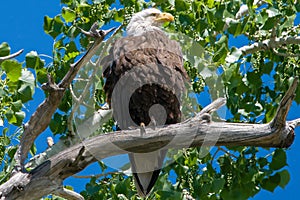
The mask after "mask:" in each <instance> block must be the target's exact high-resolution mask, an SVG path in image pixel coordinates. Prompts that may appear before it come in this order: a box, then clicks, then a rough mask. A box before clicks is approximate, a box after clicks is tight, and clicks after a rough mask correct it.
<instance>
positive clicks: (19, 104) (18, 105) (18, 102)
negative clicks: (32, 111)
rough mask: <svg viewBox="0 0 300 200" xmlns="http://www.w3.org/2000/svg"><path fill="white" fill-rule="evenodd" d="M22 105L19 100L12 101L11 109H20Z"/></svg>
mask: <svg viewBox="0 0 300 200" xmlns="http://www.w3.org/2000/svg"><path fill="white" fill-rule="evenodd" d="M22 105H23V104H22V101H21V100H18V101H15V102H12V110H13V111H15V112H17V111H20V110H21V109H22Z"/></svg>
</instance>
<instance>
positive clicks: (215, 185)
mask: <svg viewBox="0 0 300 200" xmlns="http://www.w3.org/2000/svg"><path fill="white" fill-rule="evenodd" d="M224 185H225V180H224V179H223V178H217V179H214V180H213V182H212V189H213V192H219V191H220V190H222V189H223V187H224Z"/></svg>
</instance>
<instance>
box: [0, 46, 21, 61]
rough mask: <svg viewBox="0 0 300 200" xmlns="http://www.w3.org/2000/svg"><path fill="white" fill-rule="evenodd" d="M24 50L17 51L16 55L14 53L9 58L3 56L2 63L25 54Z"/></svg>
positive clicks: (0, 58) (0, 59)
mask: <svg viewBox="0 0 300 200" xmlns="http://www.w3.org/2000/svg"><path fill="white" fill-rule="evenodd" d="M23 51H24V50H23V49H21V50H19V51H17V52H16V53H13V54H10V55H8V56H3V57H0V62H2V61H4V60H9V59H12V58H15V57H17V56H19V55H20V54H21V53H23Z"/></svg>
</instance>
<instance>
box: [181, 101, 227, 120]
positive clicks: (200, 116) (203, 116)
mask: <svg viewBox="0 0 300 200" xmlns="http://www.w3.org/2000/svg"><path fill="white" fill-rule="evenodd" d="M225 104H226V99H225V98H222V97H221V98H218V99H216V100H214V101H213V102H212V103H211V104H209V105H207V106H206V107H204V108H203V109H202V110H201V111H200V112H199V113H197V114H196V116H195V117H193V118H190V119H187V120H186V121H185V122H190V121H194V120H200V121H203V120H204V121H206V122H209V121H210V119H209V118H208V117H209V116H208V115H209V114H211V113H212V112H214V111H216V110H218V109H219V108H220V107H222V106H223V105H225Z"/></svg>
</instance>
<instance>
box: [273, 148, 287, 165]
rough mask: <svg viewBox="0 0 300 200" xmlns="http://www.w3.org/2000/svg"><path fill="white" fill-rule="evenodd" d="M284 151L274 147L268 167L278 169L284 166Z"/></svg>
mask: <svg viewBox="0 0 300 200" xmlns="http://www.w3.org/2000/svg"><path fill="white" fill-rule="evenodd" d="M286 165H287V163H286V152H285V151H284V150H283V149H276V150H275V152H274V155H273V158H272V162H271V163H270V165H269V166H270V169H273V170H278V169H281V168H283V167H284V166H286Z"/></svg>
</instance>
